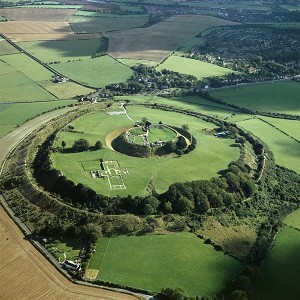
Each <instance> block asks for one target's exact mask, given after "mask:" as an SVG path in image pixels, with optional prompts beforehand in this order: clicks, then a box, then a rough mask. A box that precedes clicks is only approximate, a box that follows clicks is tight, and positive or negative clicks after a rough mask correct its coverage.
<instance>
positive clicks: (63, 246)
mask: <svg viewBox="0 0 300 300" xmlns="http://www.w3.org/2000/svg"><path fill="white" fill-rule="evenodd" d="M45 248H46V249H47V250H48V251H49V252H50V253H51V254H52V255H53V256H54V257H55V258H56V259H57V260H58V261H60V262H63V261H64V260H65V258H66V259H68V260H72V261H75V260H77V259H78V257H79V254H80V251H81V248H82V243H81V242H80V241H78V240H75V239H70V238H64V239H63V240H62V241H58V240H56V241H53V242H51V243H46V244H45Z"/></svg>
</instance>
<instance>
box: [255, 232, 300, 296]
mask: <svg viewBox="0 0 300 300" xmlns="http://www.w3.org/2000/svg"><path fill="white" fill-rule="evenodd" d="M299 241H300V232H299V231H298V230H295V229H292V228H290V227H287V226H286V227H284V228H283V229H282V230H281V231H280V233H279V234H278V236H277V238H276V241H275V244H274V246H273V248H272V249H271V251H270V253H269V255H268V258H267V260H266V262H265V264H264V265H263V269H262V273H261V278H260V280H259V282H258V284H257V287H256V289H255V292H254V297H253V299H254V300H265V299H272V300H282V299H298V298H299V280H300V252H299V248H300V242H299Z"/></svg>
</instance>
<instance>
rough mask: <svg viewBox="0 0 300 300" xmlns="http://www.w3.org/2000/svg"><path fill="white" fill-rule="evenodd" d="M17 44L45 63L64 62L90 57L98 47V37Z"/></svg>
mask: <svg viewBox="0 0 300 300" xmlns="http://www.w3.org/2000/svg"><path fill="white" fill-rule="evenodd" d="M18 46H20V47H21V48H23V49H25V50H26V51H27V52H29V53H30V54H32V55H34V56H35V57H37V58H38V59H40V60H41V61H43V62H45V63H50V62H54V61H60V62H66V61H68V60H78V59H86V58H90V57H91V56H92V55H93V54H94V53H96V52H97V50H98V49H99V47H100V38H98V39H82V40H64V41H34V42H20V43H18Z"/></svg>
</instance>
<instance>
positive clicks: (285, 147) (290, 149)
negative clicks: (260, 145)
mask: <svg viewBox="0 0 300 300" xmlns="http://www.w3.org/2000/svg"><path fill="white" fill-rule="evenodd" d="M237 124H238V125H239V126H241V127H244V128H245V129H246V130H249V131H251V132H253V133H254V134H255V135H256V136H258V137H259V138H260V139H261V140H262V141H264V142H265V143H266V144H267V145H268V146H269V147H270V149H271V151H272V152H273V153H274V156H275V162H276V163H277V164H279V165H282V166H284V167H287V168H289V169H291V170H294V171H296V172H298V173H300V164H299V156H300V146H299V143H298V142H296V141H295V140H293V139H291V138H290V137H288V136H286V135H285V134H283V133H282V132H280V131H278V130H277V129H275V128H274V127H272V126H270V125H268V124H266V123H265V122H263V121H261V120H259V119H251V120H247V121H241V122H238V123H237Z"/></svg>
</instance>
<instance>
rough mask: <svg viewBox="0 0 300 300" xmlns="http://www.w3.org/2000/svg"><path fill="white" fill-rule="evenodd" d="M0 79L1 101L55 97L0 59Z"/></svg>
mask: <svg viewBox="0 0 300 300" xmlns="http://www.w3.org/2000/svg"><path fill="white" fill-rule="evenodd" d="M17 55H18V54H17ZM3 57H6V56H2V58H3ZM0 79H1V80H0V102H2V103H3V102H19V101H28V102H30V101H37V100H54V99H55V97H54V96H53V95H51V94H50V93H48V92H47V91H46V90H44V89H43V88H41V87H40V86H39V85H38V84H37V83H36V82H34V81H32V80H31V79H30V78H28V77H27V76H26V75H24V74H23V73H22V72H20V71H18V70H17V69H15V68H13V67H11V66H10V65H8V64H7V63H4V62H3V61H1V60H0Z"/></svg>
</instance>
